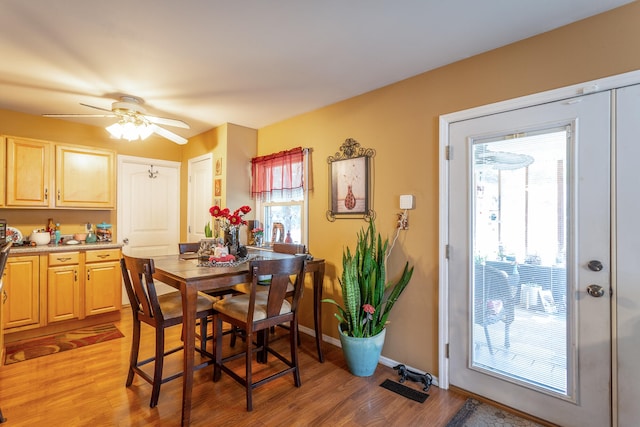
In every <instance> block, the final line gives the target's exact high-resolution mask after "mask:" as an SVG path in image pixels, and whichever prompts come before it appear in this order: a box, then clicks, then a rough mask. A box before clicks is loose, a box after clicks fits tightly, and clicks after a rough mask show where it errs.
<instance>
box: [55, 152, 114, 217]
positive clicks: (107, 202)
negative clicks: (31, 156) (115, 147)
mask: <svg viewBox="0 0 640 427" xmlns="http://www.w3.org/2000/svg"><path fill="white" fill-rule="evenodd" d="M115 179H116V175H115V154H114V152H112V151H106V150H93V149H89V148H82V147H70V146H64V145H57V146H56V203H55V205H56V206H57V207H76V208H96V209H113V208H115Z"/></svg>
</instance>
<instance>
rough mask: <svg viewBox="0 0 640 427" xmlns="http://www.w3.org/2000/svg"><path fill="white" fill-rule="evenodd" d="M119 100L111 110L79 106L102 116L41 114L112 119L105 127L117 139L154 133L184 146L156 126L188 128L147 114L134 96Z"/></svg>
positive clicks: (183, 139)
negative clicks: (92, 109)
mask: <svg viewBox="0 0 640 427" xmlns="http://www.w3.org/2000/svg"><path fill="white" fill-rule="evenodd" d="M119 99H120V100H119V101H117V102H114V103H112V104H111V109H110V110H108V109H106V108H101V107H96V106H94V105H89V104H83V103H82V102H81V103H80V105H83V106H85V107H89V108H95V109H96V110H100V111H104V113H102V114H43V116H44V117H113V118H116V119H118V121H117V122H116V123H114V124H113V125H111V126H108V127H107V130H108V131H109V132H110V133H111V134H112V135H114V136H115V137H117V138H125V139H128V140H130V141H131V140H134V139H138V138H140V139H144V138H146V137H148V136H149V135H151V134H152V133H156V134H158V135H160V136H162V137H164V138H166V139H168V140H170V141H173V142H175V143H176V144H186V143H187V139H186V138H183V137H181V136H180V135H178V134H176V133H173V132H171V131H170V130H168V129H165V128H163V127H160V126H158V125H164V126H173V127H179V128H183V129H189V128H190V126H189V125H188V124H187V123H185V122H183V121H182V120H177V119H167V118H164V117H156V116H151V115H149V114H147V110H146V109H145V108H144V107H143V106H142V104H143V103H144V101H143V100H142V99H141V98H137V97H135V96H121V97H120V98H119Z"/></svg>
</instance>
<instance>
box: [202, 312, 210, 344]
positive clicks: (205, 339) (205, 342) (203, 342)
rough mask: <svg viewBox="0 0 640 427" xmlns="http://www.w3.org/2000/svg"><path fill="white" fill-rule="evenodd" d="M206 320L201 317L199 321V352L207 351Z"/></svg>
mask: <svg viewBox="0 0 640 427" xmlns="http://www.w3.org/2000/svg"><path fill="white" fill-rule="evenodd" d="M208 323H209V322H208V319H207V318H206V317H203V318H202V319H200V350H202V351H207V324H208Z"/></svg>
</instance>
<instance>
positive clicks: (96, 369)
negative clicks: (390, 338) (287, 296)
mask: <svg viewBox="0 0 640 427" xmlns="http://www.w3.org/2000/svg"><path fill="white" fill-rule="evenodd" d="M116 326H117V327H118V329H120V331H122V333H123V334H124V335H125V337H124V338H121V339H115V340H111V341H107V342H104V343H100V344H94V345H91V346H88V347H83V348H79V349H75V350H71V351H67V352H63V353H58V354H53V355H50V356H44V357H40V358H36V359H32V360H28V361H25V362H20V363H16V364H12V365H8V366H2V367H1V368H0V408H1V409H2V412H3V415H4V416H5V418H7V423H6V424H4V425H7V426H11V427H16V426H44V425H59V426H91V427H100V426H178V425H180V403H181V397H182V381H181V379H177V380H174V381H171V382H169V383H167V384H164V385H163V386H162V388H161V391H160V400H159V403H158V406H157V407H156V408H153V409H152V408H149V398H150V393H151V386H150V385H149V384H148V383H146V382H145V381H143V380H141V379H140V378H139V377H136V379H135V380H134V382H133V385H132V386H131V387H129V388H126V387H125V385H124V383H125V380H126V376H127V367H128V358H129V350H130V348H129V346H130V343H131V313H130V311H129V309H128V308H126V309H123V311H122V320H121V321H119V322H116ZM143 334H144V335H143V339H142V348H141V352H140V353H141V356H142V357H147V356H150V355H151V354H152V353H153V335H152V334H153V331H152V329H151V328H149V327H146V325H143ZM179 338H180V328H179V327H176V328H171V329H170V330H169V333H168V338H167V341H168V342H169V344H168V345H176V344H178V343H179ZM301 339H302V346H301V347H300V360H301V376H302V386H301V387H300V388H296V387H294V385H293V379H292V377H291V376H290V375H287V376H285V377H283V378H280V379H279V380H276V381H272V382H270V383H268V384H267V385H265V386H264V387H260V388H258V389H256V391H255V392H254V409H253V412H247V411H246V406H245V391H244V388H243V387H242V386H240V385H239V384H238V383H236V382H235V381H234V380H232V379H231V378H230V377H229V376H227V375H225V374H223V376H222V379H221V380H220V381H219V382H217V383H213V382H212V380H211V375H212V367H211V366H209V367H207V368H204V369H202V370H200V371H198V372H196V373H195V376H194V389H193V405H192V412H191V419H192V422H191V425H192V426H213V425H215V426H227V425H228V426H249V425H250V426H327V425H330V426H347V425H348V426H368V427H372V426H434V427H438V426H444V425H446V423H447V421H448V420H449V419H450V418H451V417H452V416H453V414H455V413H456V412H457V410H458V409H459V408H460V407H461V406H462V404H463V403H464V401H465V399H466V397H465V396H464V395H462V394H459V393H456V392H454V391H446V390H441V389H439V388H437V387H435V386H432V387H431V389H430V390H429V395H430V397H429V398H428V399H427V400H426V401H425V402H424V403H422V404H421V403H417V402H414V401H412V400H409V399H406V398H404V397H402V396H400V395H398V394H395V393H393V392H390V391H388V390H386V389H383V388H382V387H379V385H380V384H381V383H382V382H383V381H384V380H385V379H387V378H389V379H392V380H394V381H395V380H396V379H397V374H396V372H395V371H394V370H393V369H391V368H389V367H386V366H382V365H379V366H378V368H377V369H376V373H375V374H374V375H373V376H372V377H368V378H359V377H355V376H353V375H351V374H350V373H349V372H348V371H347V368H346V364H345V362H344V358H343V356H342V351H341V349H339V348H338V347H335V346H333V345H331V344H328V343H325V346H324V348H325V359H326V360H325V363H319V362H318V360H317V355H316V353H315V342H314V340H313V338H312V337H309V336H307V335H304V334H302V338H301ZM239 342H240V341H239ZM225 343H227V344H228V338H227V337H225ZM277 345H286V343H285V341H284V340H281V341H279V342H278V343H277ZM272 359H274V358H271V359H270V362H269V363H270V364H271V363H276V361H275V359H274V360H272ZM181 361H182V353H181V352H179V353H177V354H175V355H172V356H170V357H169V358H168V360H167V362H166V366H165V373H166V372H176V371H179V370H180V369H181ZM242 363H243V362H242V361H239V366H240V369H242V367H241V365H242ZM406 384H407V385H408V386H409V387H412V388H415V389H416V390H420V387H419V385H418V384H416V383H406Z"/></svg>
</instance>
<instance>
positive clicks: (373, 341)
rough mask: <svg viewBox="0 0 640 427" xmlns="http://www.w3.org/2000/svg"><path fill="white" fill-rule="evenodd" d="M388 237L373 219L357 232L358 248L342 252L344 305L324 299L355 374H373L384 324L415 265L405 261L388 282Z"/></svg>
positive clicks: (382, 339) (365, 375)
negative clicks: (398, 273) (394, 278)
mask: <svg viewBox="0 0 640 427" xmlns="http://www.w3.org/2000/svg"><path fill="white" fill-rule="evenodd" d="M388 246H389V240H388V239H385V240H384V241H383V240H382V237H381V236H380V234H379V233H376V228H375V224H374V222H373V220H371V221H370V222H369V227H368V228H367V229H366V230H365V229H362V230H360V232H359V233H358V240H357V243H356V250H355V252H354V253H353V254H352V253H351V250H350V249H349V248H347V249H346V251H343V254H342V267H343V271H342V278H341V279H339V282H340V286H341V288H342V299H343V302H344V306H341V305H340V304H338V303H337V302H336V301H335V300H333V299H330V298H327V299H323V300H322V301H323V302H328V303H331V304H334V305H335V306H336V307H337V308H338V312H337V313H335V316H336V318H337V319H338V321H339V322H340V324H339V326H338V329H339V334H340V342H341V344H342V350H343V353H344V355H345V358H346V360H347V366H348V367H349V370H350V371H351V373H353V374H354V375H356V376H361V377H367V376H371V375H373V373H374V372H375V369H376V366H377V365H378V359H379V358H380V353H381V352H382V346H383V344H384V337H385V334H386V329H385V326H386V324H387V318H388V317H389V313H390V312H391V309H392V308H393V305H394V304H395V302H396V301H397V300H398V297H400V294H402V292H403V291H404V290H405V288H406V287H407V285H408V284H409V280H410V279H411V276H412V275H413V267H411V268H409V263H408V262H407V263H405V266H404V271H403V272H402V275H401V276H400V279H398V281H396V282H395V283H385V281H386V258H387V255H388V254H387V249H388Z"/></svg>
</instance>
